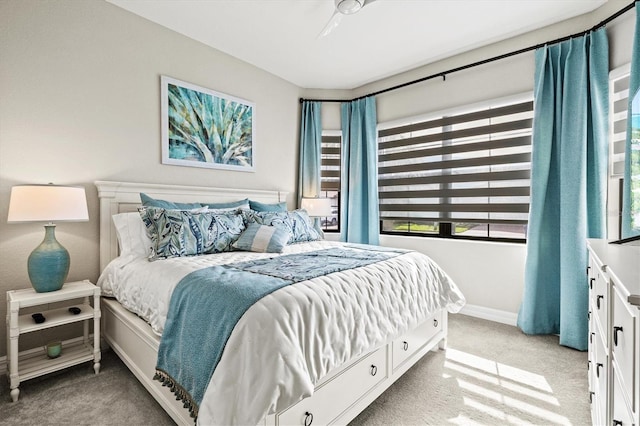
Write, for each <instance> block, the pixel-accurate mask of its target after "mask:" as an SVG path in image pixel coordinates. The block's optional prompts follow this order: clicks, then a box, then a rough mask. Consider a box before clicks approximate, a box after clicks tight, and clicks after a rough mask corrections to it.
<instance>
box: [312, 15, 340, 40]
mask: <svg viewBox="0 0 640 426" xmlns="http://www.w3.org/2000/svg"><path fill="white" fill-rule="evenodd" d="M343 16H344V15H342V13H340V12H338V11H337V10H335V11H334V12H333V15H331V18H329V22H327V25H325V26H324V28H323V29H322V31H321V32H320V34H318V38H322V37H325V36H326V35H328V34H329V33H330V32H331V31H333V29H334V28H335V27H337V26H338V24H340V21H342V17H343Z"/></svg>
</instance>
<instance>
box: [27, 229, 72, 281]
mask: <svg viewBox="0 0 640 426" xmlns="http://www.w3.org/2000/svg"><path fill="white" fill-rule="evenodd" d="M44 229H45V234H44V240H43V241H42V243H40V245H39V246H38V247H36V248H35V250H33V251H32V252H31V255H29V261H28V262H27V265H28V271H29V279H30V280H31V285H32V286H33V288H34V289H35V291H36V292H38V293H46V292H49V291H56V290H60V289H61V288H62V285H63V284H64V282H65V280H66V279H67V274H68V273H69V264H70V260H69V252H68V251H67V249H66V248H64V247H63V246H62V245H60V243H59V242H58V240H56V226H55V225H54V224H52V223H50V224H48V225H45V226H44Z"/></svg>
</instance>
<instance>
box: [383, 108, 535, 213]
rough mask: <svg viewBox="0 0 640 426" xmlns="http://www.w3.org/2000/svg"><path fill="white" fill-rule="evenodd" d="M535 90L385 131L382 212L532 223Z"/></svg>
mask: <svg viewBox="0 0 640 426" xmlns="http://www.w3.org/2000/svg"><path fill="white" fill-rule="evenodd" d="M532 120H533V101H532V100H531V97H529V98H528V99H526V100H520V101H518V102H516V103H511V104H506V105H505V104H502V105H492V106H491V107H486V108H483V109H480V110H476V111H471V112H465V113H462V114H457V115H450V116H442V117H437V118H432V119H430V120H426V121H421V122H415V123H409V124H406V125H400V126H395V127H391V128H386V129H384V130H381V131H380V132H379V139H378V147H379V152H378V154H379V158H378V162H379V169H378V175H379V181H378V185H379V198H380V219H381V220H383V221H400V222H402V221H404V222H405V223H406V222H408V221H409V222H410V221H411V220H420V221H425V220H426V221H433V222H456V223H457V222H464V223H478V222H481V223H508V224H526V223H527V216H528V211H529V183H530V181H529V179H530V170H531V127H532Z"/></svg>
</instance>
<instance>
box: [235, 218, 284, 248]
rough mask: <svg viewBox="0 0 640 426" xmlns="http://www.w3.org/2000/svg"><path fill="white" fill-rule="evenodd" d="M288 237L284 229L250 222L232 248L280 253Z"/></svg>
mask: <svg viewBox="0 0 640 426" xmlns="http://www.w3.org/2000/svg"><path fill="white" fill-rule="evenodd" d="M289 237H290V234H289V231H287V230H286V229H284V228H281V227H279V226H268V225H259V224H257V223H255V222H252V223H249V225H248V226H247V229H245V230H244V232H243V233H242V235H240V238H239V239H238V241H236V242H235V243H233V247H234V248H237V249H239V250H244V251H254V252H257V253H282V250H284V248H285V246H286V245H287V241H289Z"/></svg>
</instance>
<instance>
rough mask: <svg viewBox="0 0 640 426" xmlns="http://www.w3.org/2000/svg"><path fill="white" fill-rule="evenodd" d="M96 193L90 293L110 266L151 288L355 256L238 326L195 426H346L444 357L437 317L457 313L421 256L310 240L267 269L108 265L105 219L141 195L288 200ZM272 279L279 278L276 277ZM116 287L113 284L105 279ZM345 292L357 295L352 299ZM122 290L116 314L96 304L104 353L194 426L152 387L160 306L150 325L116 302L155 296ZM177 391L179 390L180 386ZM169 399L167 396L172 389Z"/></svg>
mask: <svg viewBox="0 0 640 426" xmlns="http://www.w3.org/2000/svg"><path fill="white" fill-rule="evenodd" d="M95 184H96V187H97V188H98V195H99V198H100V268H101V271H102V272H103V273H102V274H101V278H100V280H99V282H105V281H109V280H111V278H109V280H107V279H106V278H105V277H106V276H107V275H109V274H111V273H112V271H114V270H115V269H114V266H113V265H114V264H116V263H118V262H121V264H122V265H126V266H118V268H117V270H122V271H128V270H129V268H131V269H130V270H131V271H136V272H131V273H129V272H127V273H123V274H124V275H123V276H125V275H126V276H127V277H128V278H129V279H130V280H133V282H138V281H140V282H142V281H145V280H146V279H150V278H149V277H153V278H152V279H153V281H154V282H156V281H157V278H156V276H163V277H164V276H174V275H175V276H174V278H173V281H172V283H173V282H177V281H180V280H179V278H185V276H190V275H191V272H193V271H195V270H196V269H200V268H205V267H206V268H211V269H216V268H221V267H224V268H227V267H228V264H231V265H232V266H233V267H234V268H237V267H239V266H238V265H249V266H246V267H247V268H249V267H251V268H255V265H256V264H259V263H260V262H262V259H266V260H264V262H265V263H266V262H272V261H274V259H275V260H283V259H286V260H287V262H288V263H286V264H291V261H290V259H302V260H298V263H301V264H303V263H305V262H306V260H307V259H309V257H305V256H320V255H322V256H325V255H326V256H334V257H333V258H332V257H327V258H321V257H319V258H317V259H321V260H320V261H318V263H320V264H326V265H328V264H331V265H333V264H334V263H335V264H337V263H339V262H332V261H330V260H329V261H327V260H326V259H338V258H339V257H346V256H342V255H341V254H340V253H343V252H344V253H348V254H349V255H351V254H356V255H360V254H362V259H361V260H359V262H365V263H361V264H358V265H357V266H356V267H355V269H334V270H333V271H334V272H331V271H329V272H325V273H324V274H323V275H310V276H308V277H306V279H302V278H301V279H299V280H298V281H295V280H294V281H295V284H292V285H286V286H284V287H282V288H280V287H277V288H278V289H276V290H275V291H273V292H272V293H270V294H268V295H266V296H264V297H262V298H260V299H259V301H257V302H256V303H255V305H253V306H251V308H249V309H248V310H247V311H246V312H245V313H244V314H243V315H242V316H241V318H240V319H239V321H238V323H237V325H236V326H235V328H234V329H233V331H232V332H231V334H230V336H229V337H228V341H227V342H226V346H224V351H223V352H222V354H221V357H220V358H219V360H218V363H217V367H216V368H215V370H214V372H213V374H212V376H211V378H210V379H207V386H205V388H204V397H203V399H202V402H201V404H200V406H199V407H197V408H198V409H199V411H196V412H198V423H201V424H216V423H224V424H229V423H236V424H254V423H255V424H264V425H284V424H299V425H306V426H310V425H312V424H313V425H317V424H346V423H348V422H349V421H351V420H352V419H354V418H355V417H356V416H357V415H358V414H359V413H360V412H362V410H364V409H365V408H366V407H367V406H368V405H369V404H370V403H371V402H373V401H374V400H375V399H376V398H377V397H378V396H379V395H380V394H382V392H384V390H385V389H387V388H388V387H389V386H390V385H391V384H392V383H393V382H395V381H396V380H397V379H398V378H399V377H400V376H401V375H402V374H403V373H404V372H405V371H407V370H408V369H409V368H410V367H411V366H412V365H414V364H415V363H416V362H417V361H418V360H419V359H420V358H422V357H423V356H424V355H425V354H426V353H427V352H428V351H430V350H437V349H438V348H440V349H445V348H446V336H447V312H448V311H449V312H457V311H459V310H460V309H461V308H462V306H463V305H464V303H465V302H464V297H463V296H462V294H461V293H460V292H459V290H458V289H457V287H456V286H455V284H454V283H453V282H452V281H451V280H450V279H449V277H448V276H447V275H446V273H445V272H444V271H442V270H441V269H440V268H439V267H438V266H437V265H435V264H434V263H433V262H431V261H430V260H429V259H428V258H426V256H423V255H421V254H418V253H415V252H410V251H402V250H393V249H384V248H375V249H372V248H368V247H359V246H354V245H346V246H345V245H343V244H341V243H337V242H328V241H310V242H302V243H298V244H290V245H287V247H286V248H285V249H284V251H283V253H282V255H281V257H280V258H278V259H276V258H277V257H278V256H276V255H272V254H263V253H258V254H254V253H251V252H232V253H219V254H212V255H206V256H190V257H189V259H188V260H186V261H184V260H183V258H180V259H175V258H171V259H166V260H157V261H155V262H148V261H146V259H145V260H144V262H141V261H140V260H139V259H135V260H131V261H130V260H126V259H123V256H119V248H118V239H117V234H116V230H115V227H114V224H113V220H112V217H113V216H114V215H116V214H120V213H126V212H135V211H137V208H138V207H139V206H140V193H145V194H147V195H149V196H151V197H154V198H158V199H162V200H169V201H176V202H191V201H194V200H198V201H199V202H202V203H221V202H227V201H235V200H238V199H243V198H248V199H251V200H254V201H257V202H260V203H281V202H283V201H286V197H287V194H286V193H283V192H280V191H264V190H244V189H242V190H237V189H228V188H210V187H195V186H178V185H159V184H140V183H127V182H105V181H98V182H96V183H95ZM296 256H298V257H296ZM356 257H357V256H356ZM227 258H228V259H227ZM365 258H366V259H365ZM314 259H315V258H314ZM283 262H284V260H283ZM366 262H370V263H366ZM138 263H139V266H138V265H137V264H138ZM145 263H146V264H145ZM307 263H308V262H307ZM151 264H154V265H151ZM283 264H285V263H283ZM129 265H135V267H136V268H139V270H138V269H134V268H133V267H130V266H129ZM173 265H175V268H174V266H173ZM352 267H353V265H352ZM345 268H346V267H345ZM276 269H277V270H282V271H285V272H287V271H286V268H283V267H282V266H279V267H278V268H276ZM387 269H388V270H389V271H392V272H388V271H387ZM216 270H217V269H216ZM225 271H226V270H225ZM234 271H235V269H234ZM393 271H395V272H393ZM236 272H237V271H236ZM245 272H246V271H241V273H245ZM225 273H226V272H225ZM239 273H240V272H239ZM283 273H284V272H283ZM154 274H155V275H154ZM269 274H271V272H269ZM113 275H114V276H115V275H117V274H113ZM245 276H246V275H242V277H245ZM426 276H429V277H431V278H433V279H430V280H429V284H428V286H426V285H425V286H424V287H425V288H424V289H423V288H419V287H422V285H420V286H417V284H416V283H419V282H421V281H425V279H424V277H426ZM176 277H177V278H176ZM421 277H422V278H421ZM117 279H120V278H113V280H117ZM278 279H280V278H278ZM182 281H184V279H182ZM182 281H180V282H182ZM358 283H359V284H358ZM355 285H357V286H358V287H355V288H356V290H351V288H352V287H353V286H355ZM105 288H106V287H103V291H104V289H105ZM167 288H168V290H167V289H165V290H163V291H161V292H160V293H163V294H165V293H166V294H168V295H169V296H168V297H169V298H170V297H171V295H172V292H174V293H177V290H176V288H178V287H177V286H173V284H172V285H169V287H167ZM337 289H339V290H337ZM111 290H112V289H111V288H107V291H104V293H105V294H109V293H118V291H121V290H117V291H111ZM126 291H129V292H130V293H128V294H130V295H135V296H127V295H126V294H127V293H125V296H124V297H122V292H121V293H120V294H119V296H120V297H121V301H122V303H120V302H119V301H118V300H117V299H116V298H113V297H103V301H102V306H103V314H102V318H103V336H104V338H105V340H106V342H107V343H108V345H109V346H110V347H111V348H112V349H113V350H114V352H115V353H116V354H117V355H118V356H119V357H120V358H121V359H122V360H123V362H124V363H125V364H126V365H127V367H128V368H129V369H130V370H131V371H132V372H133V373H134V375H135V376H136V377H137V379H138V380H139V381H140V382H141V383H142V384H143V385H144V386H145V388H146V389H147V390H148V391H149V393H150V394H151V395H152V396H153V397H154V398H155V399H156V400H157V401H158V402H159V403H160V405H161V406H162V408H163V409H164V410H165V411H166V412H167V413H168V414H169V415H170V416H171V417H172V418H173V420H174V421H175V422H176V423H178V424H185V425H186V424H193V423H194V420H193V418H192V417H191V416H190V410H189V409H187V408H189V407H187V408H185V407H186V406H187V405H188V404H186V403H185V399H184V398H183V399H182V400H177V399H176V395H175V394H174V392H172V391H171V389H170V388H172V386H171V385H172V383H169V384H170V386H163V383H161V381H160V380H157V379H158V378H160V379H162V377H158V374H157V373H158V372H157V371H156V367H157V363H158V354H159V350H160V354H163V353H164V352H165V351H166V350H167V349H166V348H167V346H168V344H167V341H169V339H168V338H166V336H165V341H164V342H162V339H161V336H160V335H161V334H162V333H163V332H164V331H165V330H166V329H165V328H164V327H165V326H167V327H169V326H170V323H171V320H166V317H165V316H164V315H168V314H167V312H168V311H169V307H168V306H167V305H168V302H166V301H165V302H163V303H160V304H159V305H160V306H161V308H157V309H158V311H162V314H161V315H157V314H155V313H151V314H149V313H147V312H146V311H145V309H147V308H148V306H147V305H148V304H147V305H145V307H144V308H132V307H131V306H127V307H125V306H123V305H128V302H127V299H133V298H136V297H137V298H138V299H141V300H143V302H144V301H148V300H147V299H153V298H154V297H156V296H149V297H148V296H146V293H144V291H138V290H135V291H133V290H126ZM154 291H155V290H154ZM343 293H344V295H343ZM338 294H339V296H338ZM316 299H317V300H318V301H319V302H318V303H319V304H318V303H316V302H315V300H316ZM167 300H169V299H167ZM338 307H339V308H338ZM136 309H138V310H137V311H136ZM154 309H155V308H154ZM134 312H135V313H134ZM280 312H283V313H282V314H281V313H280ZM158 318H160V319H158ZM283 318H284V319H283ZM165 320H166V322H165ZM256 329H257V330H259V332H257V333H256ZM361 329H362V330H364V331H362V332H361ZM167 336H168V335H167ZM283 348H284V349H283ZM207 352H208V351H207ZM193 358H200V356H199V355H195V356H193ZM185 365H187V363H185ZM254 365H256V366H257V367H253V366H254ZM154 376H155V377H156V379H155V380H154ZM177 388H178V389H177V390H180V386H177ZM173 390H174V391H176V387H175V386H173ZM178 394H179V392H178Z"/></svg>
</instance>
